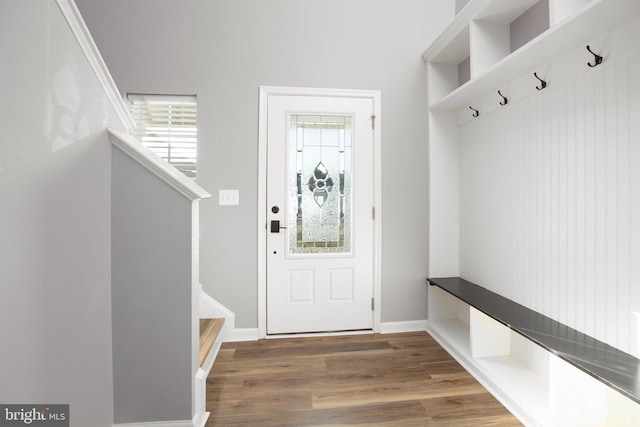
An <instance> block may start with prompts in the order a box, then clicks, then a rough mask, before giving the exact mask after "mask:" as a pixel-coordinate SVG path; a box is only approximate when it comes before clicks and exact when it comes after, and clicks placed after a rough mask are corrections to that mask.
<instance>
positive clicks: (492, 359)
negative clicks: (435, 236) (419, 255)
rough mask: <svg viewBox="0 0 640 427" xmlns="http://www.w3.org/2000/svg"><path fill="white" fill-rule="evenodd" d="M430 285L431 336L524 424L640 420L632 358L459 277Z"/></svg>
mask: <svg viewBox="0 0 640 427" xmlns="http://www.w3.org/2000/svg"><path fill="white" fill-rule="evenodd" d="M429 282H430V283H431V285H432V286H430V287H429V288H430V289H429V291H430V292H429V306H430V308H433V310H431V311H430V313H429V322H428V330H429V332H431V333H432V335H433V336H434V337H435V338H436V339H437V340H438V341H439V342H440V343H441V344H442V345H443V346H444V347H445V348H446V349H448V350H449V351H450V352H451V354H453V355H454V357H456V358H458V359H459V361H460V362H461V363H462V364H463V365H464V366H465V367H466V368H467V369H469V370H470V372H472V373H474V374H475V375H476V376H477V377H478V378H479V379H480V380H481V382H483V383H484V384H485V386H487V388H489V389H490V390H493V391H496V394H497V395H498V397H499V398H502V400H503V403H504V404H505V405H506V406H507V407H508V408H509V409H511V410H512V411H513V412H514V414H516V415H517V416H518V417H519V418H521V419H522V420H523V421H525V422H526V423H531V424H535V425H564V424H570V425H585V424H586V423H589V422H591V421H593V422H602V423H608V422H613V418H614V416H620V414H624V417H626V419H638V416H640V405H638V403H639V402H640V388H639V386H638V384H639V383H640V377H639V373H638V372H639V371H640V360H638V359H637V358H635V357H633V356H631V355H629V354H626V353H624V352H622V351H620V350H617V349H616V348H614V347H612V346H609V345H607V344H605V343H603V342H600V341H598V340H596V339H594V338H592V337H589V336H587V335H585V334H582V333H580V332H579V331H576V330H574V329H571V328H569V327H567V326H565V325H563V324H561V323H559V322H556V321H554V320H552V319H550V318H548V317H546V316H544V315H542V314H539V313H536V312H535V311H533V310H530V309H528V308H526V307H524V306H522V305H520V304H517V303H515V302H513V301H510V300H509V299H507V298H504V297H502V296H500V295H498V294H495V293H493V292H491V291H489V290H487V289H484V288H482V287H480V286H478V285H476V284H474V283H471V282H468V281H466V280H464V279H461V278H459V277H450V278H438V279H429ZM436 307H437V308H436ZM581 406H584V408H581ZM614 412H618V413H619V414H614ZM623 424H624V423H623Z"/></svg>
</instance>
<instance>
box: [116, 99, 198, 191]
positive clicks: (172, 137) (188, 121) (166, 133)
mask: <svg viewBox="0 0 640 427" xmlns="http://www.w3.org/2000/svg"><path fill="white" fill-rule="evenodd" d="M128 99H129V102H130V104H131V115H132V116H133V119H134V121H135V123H136V129H135V130H134V132H133V136H134V137H136V138H137V139H138V140H139V141H140V142H142V143H143V144H144V145H146V146H147V147H148V148H149V149H150V150H151V151H153V152H154V153H155V154H157V155H158V156H159V157H161V158H163V159H165V160H166V161H168V162H169V163H170V164H171V165H173V166H174V167H175V168H176V169H178V170H180V171H181V172H182V173H184V174H185V175H186V176H188V177H190V178H193V179H194V180H195V178H196V159H197V154H198V129H197V126H196V119H197V116H198V105H197V101H196V97H195V96H183V95H180V96H176V95H139V94H129V95H128Z"/></svg>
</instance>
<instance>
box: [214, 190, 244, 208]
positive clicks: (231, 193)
mask: <svg viewBox="0 0 640 427" xmlns="http://www.w3.org/2000/svg"><path fill="white" fill-rule="evenodd" d="M218 204H219V205H220V206H232V205H239V204H240V190H219V191H218Z"/></svg>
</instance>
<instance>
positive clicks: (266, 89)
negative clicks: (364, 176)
mask: <svg viewBox="0 0 640 427" xmlns="http://www.w3.org/2000/svg"><path fill="white" fill-rule="evenodd" d="M278 95H280V96H312V97H313V96H317V97H336V98H341V97H342V98H367V99H371V100H372V102H373V115H374V116H375V128H374V129H373V175H374V179H373V187H374V189H373V207H375V221H374V223H373V242H374V243H373V298H374V301H375V304H374V308H373V332H380V319H381V312H382V310H381V309H380V308H381V306H382V300H381V294H382V293H381V290H380V287H381V271H382V270H381V265H380V262H381V259H382V253H381V245H380V242H381V234H382V226H381V224H382V207H381V206H382V203H381V200H382V179H381V173H382V162H381V158H380V157H381V153H382V145H381V141H382V140H381V136H382V132H381V122H382V120H381V117H380V91H375V90H349V89H319V88H302V87H280V86H260V110H259V117H258V126H259V127H258V338H267V210H268V207H267V123H268V120H267V119H268V118H267V108H268V100H269V96H278ZM313 335H318V334H313ZM272 336H273V335H271V336H270V337H272Z"/></svg>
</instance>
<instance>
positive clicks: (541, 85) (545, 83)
mask: <svg viewBox="0 0 640 427" xmlns="http://www.w3.org/2000/svg"><path fill="white" fill-rule="evenodd" d="M533 75H534V76H535V77H536V79H538V80H540V87H538V86H536V89H538V90H542V89H544V88H545V87H547V82H545V81H544V80H542V79H541V78H540V77H538V73H533Z"/></svg>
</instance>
